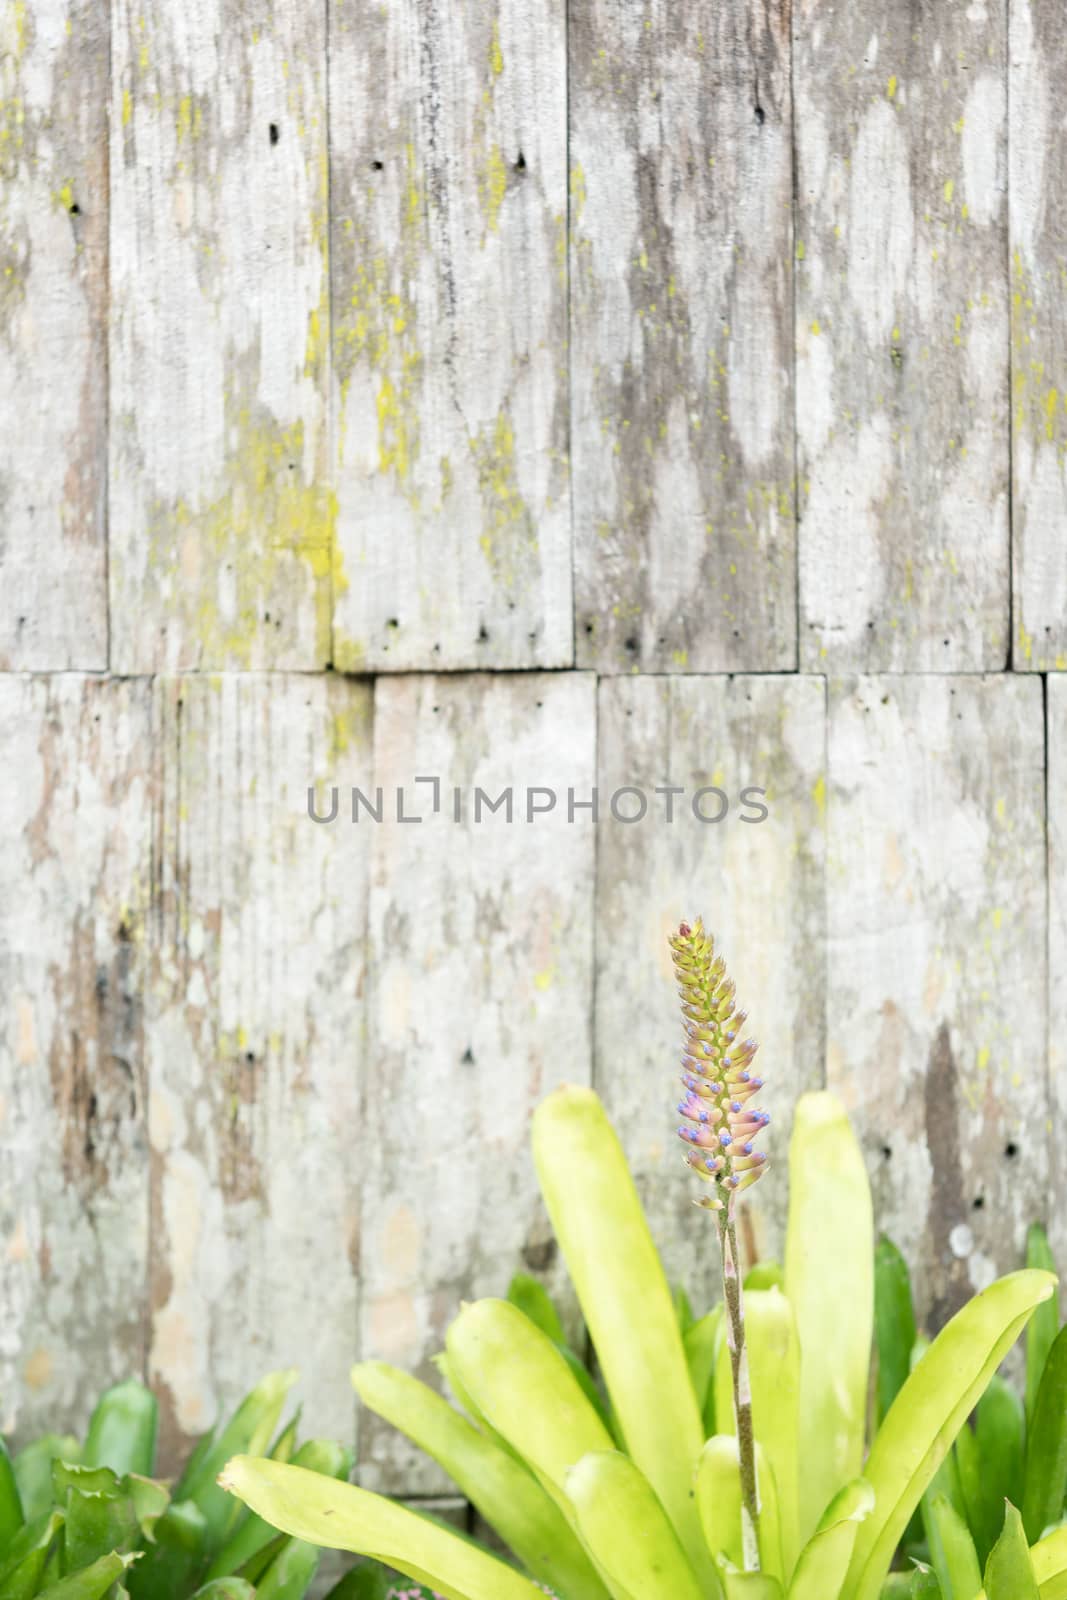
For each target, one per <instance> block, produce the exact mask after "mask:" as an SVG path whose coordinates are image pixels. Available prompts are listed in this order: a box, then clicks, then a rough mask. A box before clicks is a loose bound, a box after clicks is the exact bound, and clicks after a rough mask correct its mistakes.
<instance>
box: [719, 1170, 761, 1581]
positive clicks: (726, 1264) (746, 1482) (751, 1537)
mask: <svg viewBox="0 0 1067 1600" xmlns="http://www.w3.org/2000/svg"><path fill="white" fill-rule="evenodd" d="M715 1215H716V1218H717V1220H718V1224H719V1245H720V1247H721V1249H722V1291H723V1301H724V1303H725V1306H726V1343H727V1347H728V1348H729V1351H730V1372H731V1376H732V1377H733V1386H734V1424H735V1426H736V1428H737V1453H738V1459H739V1462H740V1469H741V1552H742V1560H743V1562H744V1568H745V1571H746V1572H758V1571H759V1570H760V1564H759V1515H760V1504H759V1484H758V1482H757V1479H756V1439H755V1434H754V1433H753V1431H752V1391H751V1389H750V1387H749V1381H748V1348H747V1346H746V1344H745V1301H744V1293H743V1290H742V1288H741V1272H740V1268H739V1262H738V1253H737V1226H736V1223H735V1221H734V1199H733V1196H732V1195H731V1196H730V1199H729V1201H728V1202H727V1205H726V1207H725V1208H724V1209H723V1210H722V1211H717V1212H716V1213H715Z"/></svg>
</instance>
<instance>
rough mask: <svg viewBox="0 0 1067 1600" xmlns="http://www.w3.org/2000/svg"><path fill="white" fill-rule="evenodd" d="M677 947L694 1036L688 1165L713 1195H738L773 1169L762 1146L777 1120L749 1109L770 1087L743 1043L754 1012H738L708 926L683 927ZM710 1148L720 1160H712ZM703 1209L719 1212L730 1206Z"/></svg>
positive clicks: (688, 1055)
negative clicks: (762, 1139) (744, 1029)
mask: <svg viewBox="0 0 1067 1600" xmlns="http://www.w3.org/2000/svg"><path fill="white" fill-rule="evenodd" d="M669 942H670V946H671V950H672V953H673V956H674V964H675V973H676V978H677V985H678V993H679V996H680V999H681V1010H682V1021H683V1026H684V1028H685V1036H686V1043H685V1053H684V1054H683V1056H682V1082H683V1083H684V1085H685V1087H686V1090H687V1098H686V1099H684V1100H682V1101H681V1102H680V1103H679V1106H678V1112H679V1114H680V1115H681V1116H682V1117H684V1118H686V1119H688V1122H689V1124H690V1126H688V1127H686V1126H683V1127H680V1128H679V1129H678V1133H679V1136H680V1137H681V1138H682V1139H683V1140H684V1141H685V1142H686V1144H688V1145H689V1146H690V1147H691V1148H690V1150H689V1153H688V1154H687V1156H686V1161H687V1163H688V1164H689V1165H690V1166H691V1167H693V1168H694V1169H695V1170H696V1171H697V1173H698V1174H699V1176H700V1177H701V1178H703V1179H705V1181H707V1182H710V1184H711V1185H712V1188H713V1192H714V1190H715V1189H716V1188H717V1189H718V1191H719V1193H720V1194H722V1191H723V1190H725V1191H726V1193H727V1194H729V1195H731V1196H732V1195H733V1194H735V1193H737V1192H739V1191H740V1190H743V1189H747V1188H748V1187H749V1186H750V1185H751V1184H752V1183H754V1182H755V1181H756V1179H757V1178H758V1177H759V1176H760V1174H761V1172H762V1170H763V1167H764V1165H765V1164H766V1156H765V1155H764V1154H763V1152H762V1151H759V1150H757V1149H756V1148H755V1143H754V1141H755V1140H756V1138H757V1137H758V1136H759V1135H760V1134H762V1133H763V1131H764V1130H765V1129H766V1127H767V1125H768V1124H769V1122H770V1120H771V1119H770V1113H769V1112H766V1111H757V1110H753V1109H750V1108H749V1105H748V1102H750V1101H751V1099H752V1097H753V1096H754V1095H756V1094H757V1093H758V1092H759V1090H761V1089H762V1088H763V1079H762V1078H761V1077H757V1076H755V1075H754V1074H753V1073H752V1072H750V1071H749V1068H750V1066H751V1063H752V1058H753V1056H754V1055H755V1053H756V1049H757V1044H756V1041H755V1039H751V1038H746V1039H740V1038H739V1032H740V1029H741V1028H742V1026H743V1025H744V1023H745V1022H746V1021H747V1017H748V1013H747V1012H745V1011H742V1010H739V1009H738V1008H737V1005H736V1000H735V985H734V981H733V979H732V978H731V977H729V976H728V974H727V971H726V963H725V961H724V960H723V958H722V957H721V956H719V955H716V952H715V941H714V939H712V938H711V936H710V935H709V934H708V933H706V932H705V930H704V925H703V923H702V922H701V921H699V920H698V921H696V922H694V923H682V924H681V926H680V927H679V929H678V932H677V933H676V934H674V935H673V936H672V937H671V939H670V941H669ZM713 1073H716V1074H717V1076H716V1077H713V1076H712V1074H713ZM692 1147H695V1148H692ZM709 1149H710V1150H711V1151H715V1152H718V1153H717V1154H705V1152H706V1151H708V1150H709ZM701 1203H702V1204H705V1205H707V1206H708V1207H709V1208H711V1209H713V1210H714V1209H721V1208H722V1206H723V1204H724V1200H723V1199H715V1198H709V1199H707V1200H705V1201H703V1202H701ZM730 1203H731V1204H732V1203H733V1202H732V1200H731V1202H730Z"/></svg>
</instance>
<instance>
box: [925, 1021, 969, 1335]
mask: <svg viewBox="0 0 1067 1600" xmlns="http://www.w3.org/2000/svg"><path fill="white" fill-rule="evenodd" d="M958 1081H959V1074H958V1066H957V1062H956V1060H955V1058H954V1056H953V1053H952V1040H951V1036H950V1033H949V1025H948V1023H947V1022H942V1023H941V1026H940V1027H939V1028H938V1030H937V1033H936V1035H935V1036H934V1041H933V1044H932V1045H931V1047H930V1055H929V1059H928V1062H927V1068H926V1079H925V1082H924V1084H923V1107H924V1112H925V1129H926V1146H927V1149H928V1151H929V1153H930V1164H931V1169H932V1170H931V1181H930V1205H929V1209H928V1211H927V1218H926V1228H927V1250H928V1253H929V1259H930V1263H931V1274H930V1290H931V1296H930V1317H929V1321H930V1331H931V1333H933V1332H936V1331H937V1330H939V1329H940V1328H942V1327H944V1325H945V1323H946V1322H947V1321H948V1320H949V1318H950V1317H953V1316H955V1314H956V1312H957V1311H958V1310H959V1309H960V1307H961V1306H962V1305H963V1304H964V1302H965V1301H966V1300H968V1299H969V1298H970V1296H971V1293H972V1288H971V1283H970V1279H969V1275H968V1271H967V1262H966V1259H965V1258H961V1257H959V1256H957V1255H956V1254H955V1253H954V1251H953V1250H952V1246H951V1244H950V1242H949V1236H950V1235H951V1233H952V1230H953V1228H954V1227H955V1226H956V1225H957V1224H958V1223H959V1222H960V1221H961V1220H962V1219H963V1217H964V1216H965V1214H966V1207H965V1204H964V1183H963V1164H962V1162H961V1160H960V1132H959V1087H958Z"/></svg>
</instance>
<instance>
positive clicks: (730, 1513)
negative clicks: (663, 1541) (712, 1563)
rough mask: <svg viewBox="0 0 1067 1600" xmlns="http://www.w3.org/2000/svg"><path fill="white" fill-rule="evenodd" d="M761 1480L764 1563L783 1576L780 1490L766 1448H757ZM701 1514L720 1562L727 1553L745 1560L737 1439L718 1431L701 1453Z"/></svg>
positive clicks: (698, 1490)
mask: <svg viewBox="0 0 1067 1600" xmlns="http://www.w3.org/2000/svg"><path fill="white" fill-rule="evenodd" d="M756 1481H757V1483H758V1485H759V1496H760V1517H759V1552H760V1565H761V1567H762V1568H763V1570H764V1571H765V1572H767V1573H769V1574H770V1576H771V1577H774V1578H780V1577H781V1576H782V1540H781V1530H780V1528H779V1525H778V1490H777V1487H776V1485H775V1481H774V1473H773V1472H772V1471H771V1468H770V1466H769V1464H768V1462H767V1455H766V1452H765V1451H764V1450H763V1448H762V1446H760V1445H758V1444H757V1446H756ZM696 1499H697V1512H698V1514H699V1516H700V1525H701V1527H702V1528H703V1530H704V1541H705V1543H706V1544H707V1547H708V1549H709V1550H710V1551H711V1554H712V1556H713V1557H714V1558H715V1559H716V1560H718V1557H719V1555H720V1554H725V1555H726V1557H727V1558H728V1560H730V1561H732V1562H733V1563H734V1565H735V1566H740V1565H741V1563H742V1546H741V1471H740V1467H739V1464H738V1455H737V1440H736V1438H735V1437H734V1435H733V1434H727V1433H718V1434H716V1435H715V1436H714V1438H711V1439H709V1440H708V1442H707V1444H706V1445H705V1446H704V1448H703V1450H702V1451H701V1454H700V1464H699V1465H698V1467H697V1477H696Z"/></svg>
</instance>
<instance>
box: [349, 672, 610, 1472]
mask: <svg viewBox="0 0 1067 1600" xmlns="http://www.w3.org/2000/svg"><path fill="white" fill-rule="evenodd" d="M595 717H596V704H595V682H594V679H593V678H592V676H590V675H586V674H568V675H566V676H554V675H542V674H530V675H523V676H522V677H518V678H510V677H493V676H484V675H476V676H471V677H466V676H463V677H455V678H443V677H429V678H398V679H379V681H378V686H377V691H376V697H375V718H374V725H375V735H374V767H375V771H374V781H375V784H376V785H381V787H382V790H383V806H384V807H387V810H386V811H385V813H384V816H383V821H382V823H381V824H376V823H374V822H370V821H368V819H367V817H366V815H365V814H363V815H362V819H361V821H360V823H359V824H358V826H357V827H356V828H355V829H353V830H352V831H353V832H354V833H359V834H362V832H363V830H364V829H368V828H369V829H371V830H373V839H372V845H371V848H372V878H371V888H370V929H369V938H368V975H369V987H368V1002H367V1004H368V1060H369V1061H370V1062H371V1063H372V1064H373V1070H372V1071H371V1072H369V1073H368V1077H367V1093H366V1101H365V1106H364V1111H363V1116H362V1118H361V1139H360V1155H361V1160H362V1162H363V1167H364V1184H363V1208H362V1214H363V1234H362V1250H361V1268H362V1305H363V1316H362V1341H361V1343H362V1351H363V1354H364V1356H365V1357H366V1358H384V1359H387V1360H390V1361H393V1362H396V1363H398V1364H399V1365H401V1366H404V1367H405V1368H408V1369H409V1370H413V1371H416V1372H418V1373H419V1374H420V1375H421V1376H423V1377H425V1378H428V1379H435V1378H436V1374H435V1372H434V1369H433V1368H432V1366H431V1364H430V1362H431V1358H432V1356H434V1355H435V1354H436V1353H437V1352H438V1351H439V1350H440V1349H441V1348H442V1346H443V1342H444V1333H445V1328H446V1326H447V1324H448V1322H449V1321H450V1320H451V1318H452V1316H453V1315H454V1314H455V1312H456V1311H457V1310H458V1308H459V1303H460V1301H461V1300H462V1299H465V1298H472V1297H474V1296H475V1295H479V1294H500V1293H503V1292H504V1291H505V1290H506V1288H507V1280H508V1276H509V1274H510V1273H511V1272H513V1271H516V1270H519V1269H522V1270H525V1271H534V1272H536V1273H538V1274H539V1275H541V1276H543V1277H544V1278H545V1280H546V1281H547V1282H548V1283H549V1284H550V1285H551V1286H553V1287H558V1286H559V1284H560V1283H561V1279H562V1269H561V1264H560V1263H559V1261H558V1260H557V1258H556V1248H555V1244H554V1241H553V1240H552V1237H551V1234H550V1231H549V1228H548V1222H547V1218H546V1216H545V1214H544V1212H543V1209H542V1206H541V1203H540V1201H539V1199H538V1198H537V1188H536V1182H535V1179H534V1174H533V1166H532V1162H531V1160H530V1154H529V1117H530V1113H531V1111H532V1109H533V1107H534V1105H535V1104H536V1103H537V1102H538V1101H539V1100H540V1099H541V1098H542V1096H543V1095H544V1094H545V1093H546V1092H547V1091H548V1090H550V1089H552V1088H553V1087H555V1085H556V1084H558V1083H560V1082H574V1083H583V1082H589V1080H590V1077H591V1069H592V1060H591V1046H592V1028H591V1015H592V959H593V915H592V912H593V866H594V848H595V835H594V828H593V825H592V822H591V820H590V815H589V813H588V812H582V811H579V812H576V813H575V819H574V821H573V822H572V821H569V820H568V808H567V791H568V789H570V788H573V789H574V790H575V797H576V798H577V799H588V798H589V797H590V794H591V790H592V787H593V784H594V783H595V781H596V780H595V763H594V750H595ZM417 777H425V778H437V779H439V780H440V785H441V795H440V804H441V809H440V811H439V812H438V814H437V815H434V814H433V812H432V804H433V790H432V785H430V784H426V783H424V784H419V785H416V784H415V782H414V780H415V779H416V778H417ZM509 786H510V787H511V788H512V789H513V791H514V811H513V814H512V818H511V819H509V818H508V815H507V812H506V809H505V808H504V807H502V808H501V809H500V810H498V811H496V812H493V813H491V812H489V811H488V810H487V809H485V808H484V807H483V809H482V811H481V816H480V819H479V818H478V816H477V810H476V808H477V805H478V800H477V789H478V788H480V789H482V790H483V791H484V793H485V794H486V795H488V796H489V797H490V799H492V800H494V801H495V800H497V799H498V798H499V796H500V795H501V794H502V793H503V792H504V791H506V790H507V789H508V788H509ZM398 788H400V789H403V790H404V792H405V795H406V797H407V798H406V813H407V815H409V816H412V815H414V816H418V815H421V816H423V817H424V818H425V820H424V821H422V822H420V823H403V822H398V821H397V809H396V805H397V802H396V791H397V789H398ZM457 788H458V789H459V791H460V793H461V815H462V819H463V820H462V821H461V822H458V823H457V822H456V821H455V820H454V818H455V810H454V805H455V798H454V791H455V790H456V789H457ZM533 790H544V791H550V792H551V793H552V794H553V795H555V796H557V797H558V798H557V799H556V801H555V804H554V806H553V808H552V809H551V810H549V811H546V813H545V814H544V815H538V814H534V816H533V820H532V821H527V820H526V819H527V816H528V814H529V813H528V810H527V806H528V803H529V801H530V799H531V798H532V800H533V804H534V805H535V806H536V807H541V806H548V803H549V802H548V795H547V794H545V793H542V794H536V793H534V794H532V795H531V793H530V791H533ZM372 798H373V797H372ZM386 819H387V820H386ZM360 1455H361V1476H362V1481H363V1482H364V1483H366V1484H368V1485H369V1486H372V1487H377V1488H384V1489H387V1490H397V1489H399V1488H401V1487H402V1488H403V1489H404V1490H406V1491H407V1492H408V1493H430V1492H437V1490H438V1489H439V1486H440V1485H441V1484H442V1483H443V1482H445V1481H446V1480H445V1479H444V1478H443V1477H442V1475H441V1474H440V1472H439V1471H438V1469H436V1468H435V1467H434V1466H433V1464H432V1463H429V1462H428V1461H427V1459H426V1458H425V1457H423V1456H421V1455H420V1454H419V1452H418V1451H417V1450H415V1448H414V1446H412V1445H411V1444H409V1442H408V1441H407V1440H406V1439H403V1438H402V1437H401V1436H400V1435H398V1434H396V1433H395V1432H394V1431H393V1430H392V1429H391V1428H388V1427H386V1426H385V1425H384V1424H381V1423H378V1422H376V1421H375V1419H374V1418H372V1417H366V1418H365V1419H364V1421H363V1424H362V1429H361V1448H360Z"/></svg>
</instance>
